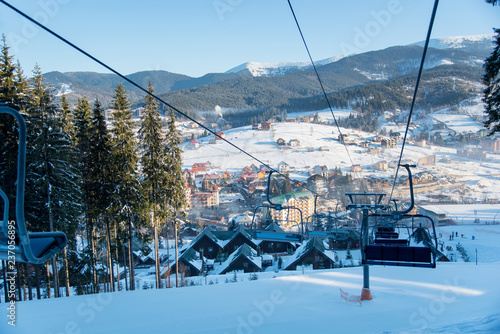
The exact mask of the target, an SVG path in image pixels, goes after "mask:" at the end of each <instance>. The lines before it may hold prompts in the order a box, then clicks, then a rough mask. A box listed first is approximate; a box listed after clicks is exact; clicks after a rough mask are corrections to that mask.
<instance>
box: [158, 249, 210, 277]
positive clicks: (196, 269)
mask: <svg viewBox="0 0 500 334" xmlns="http://www.w3.org/2000/svg"><path fill="white" fill-rule="evenodd" d="M203 262H204V260H203V259H202V257H201V255H200V253H198V252H197V251H196V250H194V248H189V249H187V250H186V251H184V252H183V253H182V254H180V255H179V262H178V264H179V273H182V275H183V276H184V277H190V276H200V274H201V272H202V269H203ZM176 269H177V263H176V262H175V258H174V260H173V261H172V262H171V263H170V270H168V269H167V268H162V271H161V278H167V277H168V276H169V275H171V274H172V273H175V271H176Z"/></svg>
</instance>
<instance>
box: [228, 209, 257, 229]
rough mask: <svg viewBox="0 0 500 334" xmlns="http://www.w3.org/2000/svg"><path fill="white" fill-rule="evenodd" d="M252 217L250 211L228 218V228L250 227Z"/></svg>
mask: <svg viewBox="0 0 500 334" xmlns="http://www.w3.org/2000/svg"><path fill="white" fill-rule="evenodd" d="M252 218H253V215H252V213H251V212H250V211H247V212H245V213H244V214H240V215H237V216H233V217H231V218H230V226H231V225H235V226H236V225H243V226H245V227H247V228H249V227H251V225H252Z"/></svg>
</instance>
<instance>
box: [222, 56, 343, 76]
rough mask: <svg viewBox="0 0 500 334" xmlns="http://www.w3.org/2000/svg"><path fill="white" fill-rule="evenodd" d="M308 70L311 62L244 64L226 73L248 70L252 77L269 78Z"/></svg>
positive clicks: (324, 62) (333, 60)
mask: <svg viewBox="0 0 500 334" xmlns="http://www.w3.org/2000/svg"><path fill="white" fill-rule="evenodd" d="M342 58H343V56H340V57H331V58H327V59H322V60H319V61H317V62H315V65H316V66H320V65H326V64H330V63H333V62H336V61H338V60H340V59H342ZM309 68H312V65H311V62H309V61H297V62H277V63H262V62H246V63H243V64H241V65H239V66H236V67H234V68H232V69H230V70H229V71H227V72H226V73H237V72H241V71H245V70H248V71H249V72H250V73H251V74H252V76H254V77H269V76H275V75H283V74H288V73H290V72H294V71H301V70H306V69H309Z"/></svg>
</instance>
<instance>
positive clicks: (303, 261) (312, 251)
mask: <svg viewBox="0 0 500 334" xmlns="http://www.w3.org/2000/svg"><path fill="white" fill-rule="evenodd" d="M334 258H335V254H334V252H332V251H327V250H326V248H325V245H324V244H323V241H322V240H321V239H320V238H319V237H313V238H311V239H309V240H307V241H306V242H304V243H303V244H302V245H301V246H300V247H299V248H297V250H296V251H295V253H294V254H293V255H292V256H291V257H290V258H289V259H288V261H287V263H286V264H285V266H284V270H297V266H312V268H313V269H329V268H333V267H334V263H335V261H334Z"/></svg>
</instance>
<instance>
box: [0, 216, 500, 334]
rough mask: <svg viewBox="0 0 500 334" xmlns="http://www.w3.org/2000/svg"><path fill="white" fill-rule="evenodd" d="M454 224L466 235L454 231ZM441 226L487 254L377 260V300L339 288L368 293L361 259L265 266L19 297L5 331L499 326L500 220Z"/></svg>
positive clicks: (477, 329)
mask: <svg viewBox="0 0 500 334" xmlns="http://www.w3.org/2000/svg"><path fill="white" fill-rule="evenodd" d="M451 231H456V232H458V233H459V236H460V237H459V238H458V239H457V238H455V240H453V241H449V239H448V238H447V234H446V233H451ZM439 232H440V233H442V237H441V238H440V240H442V241H444V242H445V245H455V244H456V243H457V242H458V241H461V243H462V244H464V245H465V246H466V248H467V251H468V252H470V250H471V249H474V248H478V249H479V250H480V251H479V254H480V256H479V261H478V264H477V265H476V264H475V261H472V262H468V263H465V262H463V261H458V262H450V263H439V264H438V267H437V268H436V269H424V268H406V267H381V266H371V267H370V288H371V292H372V296H373V300H371V301H364V302H363V303H362V305H361V306H360V305H359V304H358V303H350V302H346V301H345V300H343V299H342V298H340V289H342V290H344V291H346V292H347V293H349V294H351V295H359V294H360V292H361V287H362V280H363V276H362V273H363V270H362V268H361V267H352V268H342V269H331V270H315V271H305V272H304V273H302V271H300V270H299V271H291V272H283V271H282V272H278V273H274V272H266V273H258V275H259V278H258V280H254V281H250V280H249V279H248V278H249V276H248V274H237V280H238V282H237V283H225V282H224V278H223V277H229V278H232V277H233V275H231V274H230V275H226V276H219V277H218V284H212V285H202V286H192V287H184V288H178V289H175V288H173V289H162V290H137V291H133V292H115V293H107V294H104V293H103V294H99V295H87V296H72V297H69V298H61V299H44V300H34V301H30V302H19V303H16V327H12V326H9V325H8V324H7V319H8V318H6V317H5V316H2V317H1V318H2V320H1V321H0V333H2V334H4V333H9V334H10V333H23V334H24V333H47V334H60V333H121V334H128V333H153V332H159V333H222V334H225V333H499V332H500V287H499V285H498V277H500V262H499V261H500V252H499V250H500V243H499V242H498V241H499V240H500V226H498V225H474V226H447V227H442V228H440V231H439ZM472 233H473V234H472ZM461 234H464V238H461ZM472 235H474V236H475V238H474V240H472V238H471V236H472ZM214 278H215V276H214V277H210V278H209V279H211V280H212V279H214ZM153 279H154V277H153ZM200 281H203V279H201V278H200ZM0 305H1V307H2V309H3V312H6V307H7V305H6V304H0ZM3 314H5V313H3Z"/></svg>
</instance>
